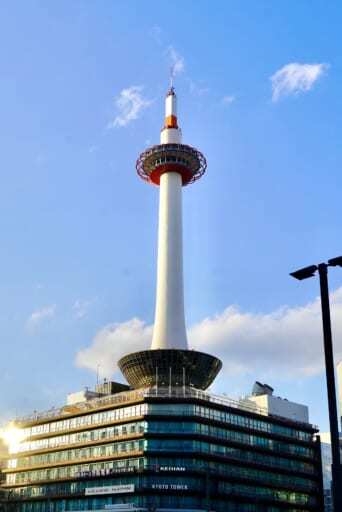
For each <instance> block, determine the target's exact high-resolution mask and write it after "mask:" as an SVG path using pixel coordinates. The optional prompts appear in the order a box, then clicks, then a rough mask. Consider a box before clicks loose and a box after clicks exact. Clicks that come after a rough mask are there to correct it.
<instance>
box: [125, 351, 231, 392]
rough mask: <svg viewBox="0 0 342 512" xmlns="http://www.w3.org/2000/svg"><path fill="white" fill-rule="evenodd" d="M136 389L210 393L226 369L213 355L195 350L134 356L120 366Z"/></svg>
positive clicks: (145, 353)
mask: <svg viewBox="0 0 342 512" xmlns="http://www.w3.org/2000/svg"><path fill="white" fill-rule="evenodd" d="M118 365H119V368H120V370H121V372H122V373H123V374H124V376H125V378H126V380H127V382H128V383H129V384H130V386H132V387H133V388H135V389H139V388H146V387H152V386H176V387H177V386H178V387H179V386H191V387H195V388H196V389H203V390H204V389H207V388H208V387H209V386H210V384H211V383H212V382H213V381H214V379H215V378H216V376H217V374H218V373H219V371H220V370H221V368H222V362H221V361H220V360H219V359H218V358H217V357H214V356H212V355H210V354H205V353H204V352H197V351H195V350H179V349H160V350H143V351H141V352H133V353H132V354H127V355H126V356H124V357H122V358H121V359H120V361H119V363H118Z"/></svg>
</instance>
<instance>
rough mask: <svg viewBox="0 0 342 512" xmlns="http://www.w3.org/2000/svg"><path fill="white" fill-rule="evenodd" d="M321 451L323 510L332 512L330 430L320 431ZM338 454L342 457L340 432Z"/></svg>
mask: <svg viewBox="0 0 342 512" xmlns="http://www.w3.org/2000/svg"><path fill="white" fill-rule="evenodd" d="M320 439H321V453H322V471H323V489H324V504H325V508H324V511H325V512H333V510H334V508H333V503H332V489H331V488H332V477H331V465H332V454H331V440H330V432H321V433H320ZM340 455H341V459H342V436H341V434H340Z"/></svg>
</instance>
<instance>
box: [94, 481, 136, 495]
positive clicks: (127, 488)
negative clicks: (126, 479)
mask: <svg viewBox="0 0 342 512" xmlns="http://www.w3.org/2000/svg"><path fill="white" fill-rule="evenodd" d="M125 492H134V484H125V485H105V486H103V487H87V488H86V490H85V495H86V496H89V495H95V494H96V495H97V494H121V493H125Z"/></svg>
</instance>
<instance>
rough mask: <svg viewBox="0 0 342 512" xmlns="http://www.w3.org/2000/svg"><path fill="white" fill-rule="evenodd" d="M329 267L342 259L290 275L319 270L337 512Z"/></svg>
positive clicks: (341, 502)
mask: <svg viewBox="0 0 342 512" xmlns="http://www.w3.org/2000/svg"><path fill="white" fill-rule="evenodd" d="M328 267H342V256H338V257H337V258H332V259H330V260H328V262H327V263H320V264H319V265H310V266H309V267H304V268H301V269H299V270H296V271H295V272H291V274H290V276H292V277H294V278H295V279H299V280H300V281H302V280H303V279H307V278H309V277H313V276H314V275H315V273H316V272H317V270H318V274H319V283H320V290H321V306H322V321H323V339H324V355H325V371H326V379H327V391H328V406H329V421H330V437H331V451H332V465H331V473H332V493H333V504H334V511H335V512H340V511H342V472H341V459H340V442H339V434H338V417H337V403H336V385H335V365H334V353H333V345H332V335H331V320H330V304H329V287H328Z"/></svg>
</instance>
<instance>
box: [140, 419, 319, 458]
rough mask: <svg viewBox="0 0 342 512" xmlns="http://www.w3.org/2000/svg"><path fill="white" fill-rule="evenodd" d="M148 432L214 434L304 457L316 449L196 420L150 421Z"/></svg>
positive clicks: (311, 455) (310, 456) (225, 438)
mask: <svg viewBox="0 0 342 512" xmlns="http://www.w3.org/2000/svg"><path fill="white" fill-rule="evenodd" d="M147 432H152V433H167V434H169V433H175V434H176V433H177V434H185V433H188V434H201V435H206V436H212V437H216V438H219V439H224V440H227V441H235V442H237V443H242V444H246V445H250V446H259V447H262V448H265V449H269V450H272V451H276V452H283V453H284V452H285V453H290V454H295V455H300V456H302V457H308V458H313V457H314V450H313V449H312V448H308V447H307V446H303V445H299V444H291V443H285V442H283V441H277V440H274V439H270V438H267V437H260V436H257V435H252V434H246V433H244V432H238V431H234V430H227V429H224V428H219V427H214V426H212V425H208V424H202V423H194V422H186V421H184V422H176V421H169V422H167V423H166V422H164V421H149V422H148V424H147Z"/></svg>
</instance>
